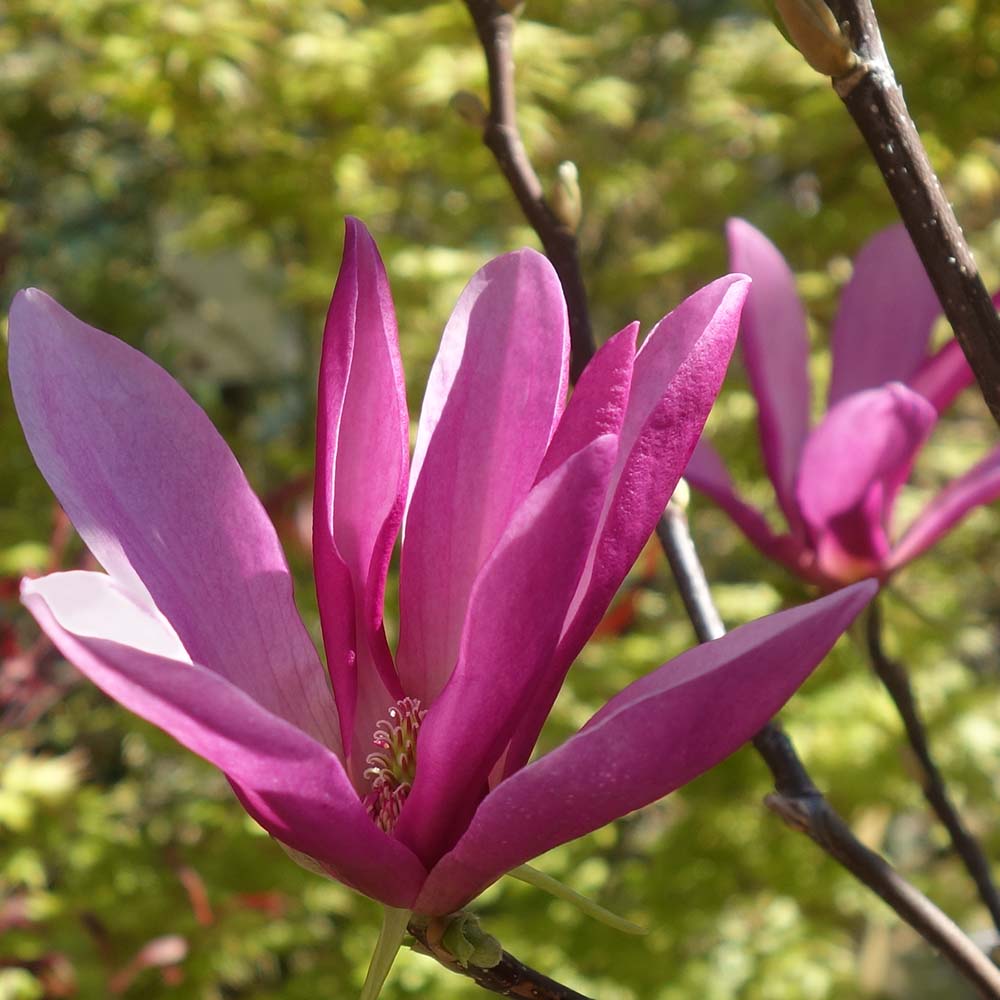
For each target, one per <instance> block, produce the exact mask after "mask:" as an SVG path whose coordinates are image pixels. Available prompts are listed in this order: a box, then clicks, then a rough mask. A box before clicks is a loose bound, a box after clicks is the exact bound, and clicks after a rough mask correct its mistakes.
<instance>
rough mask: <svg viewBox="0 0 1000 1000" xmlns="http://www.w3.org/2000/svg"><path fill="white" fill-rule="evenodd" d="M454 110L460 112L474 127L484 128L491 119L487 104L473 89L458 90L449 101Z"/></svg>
mask: <svg viewBox="0 0 1000 1000" xmlns="http://www.w3.org/2000/svg"><path fill="white" fill-rule="evenodd" d="M449 103H450V104H451V107H452V110H453V111H456V112H458V115H459V117H460V118H461V119H462V121H464V122H467V123H468V124H469V125H472V126H473V127H474V128H478V129H484V128H486V123H487V121H488V120H489V113H488V112H487V110H486V105H485V104H483V102H482V101H481V100H480V99H479V98H478V97H477V96H476V95H475V94H473V93H472V92H471V91H469V90H459V91H456V92H455V93H454V94H453V95H452V98H451V101H450V102H449Z"/></svg>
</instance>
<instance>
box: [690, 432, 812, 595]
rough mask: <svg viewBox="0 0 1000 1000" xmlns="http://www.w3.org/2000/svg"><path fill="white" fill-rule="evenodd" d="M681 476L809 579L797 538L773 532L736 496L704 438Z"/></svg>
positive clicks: (770, 553) (773, 555)
mask: <svg viewBox="0 0 1000 1000" xmlns="http://www.w3.org/2000/svg"><path fill="white" fill-rule="evenodd" d="M684 478H685V479H686V480H687V481H688V482H689V483H690V484H691V486H692V487H694V489H696V490H699V491H701V492H702V493H704V494H705V495H706V496H707V497H709V498H711V499H712V500H714V501H715V502H716V503H717V504H718V505H719V506H720V507H721V508H722V509H723V510H724V511H725V512H726V514H728V515H729V517H730V518H731V519H732V521H733V523H734V524H735V525H736V526H737V527H738V528H739V529H740V531H742V532H743V534H744V535H746V536H747V538H748V539H749V540H750V541H751V542H752V543H753V544H754V545H755V546H757V548H758V549H759V550H760V551H761V552H762V553H763V554H764V555H765V556H767V557H768V558H769V559H774V560H775V561H776V562H780V563H783V564H784V565H785V566H787V567H788V568H789V569H790V570H791V571H792V572H793V573H797V574H798V575H800V576H805V577H807V578H809V573H808V566H807V562H808V555H807V551H806V549H805V547H804V546H803V544H802V543H801V541H799V540H798V539H796V538H793V537H791V536H790V535H776V534H775V533H774V532H773V531H772V530H771V526H770V525H769V524H768V523H767V519H766V518H765V517H764V515H763V514H762V513H761V512H760V511H759V510H757V508H756V507H752V506H751V505H750V504H748V503H747V502H746V501H745V500H743V499H742V498H741V497H740V495H739V493H738V492H737V491H736V486H735V485H734V484H733V481H732V479H731V478H730V475H729V473H728V472H727V471H726V467H725V466H724V465H723V464H722V459H721V458H720V457H719V453H718V452H717V451H716V450H715V449H714V448H713V447H712V446H711V445H710V444H709V443H708V441H706V440H705V438H702V439H701V440H700V441H699V442H698V444H697V446H696V447H695V449H694V452H693V453H692V455H691V460H690V461H689V462H688V465H687V468H686V469H685V470H684Z"/></svg>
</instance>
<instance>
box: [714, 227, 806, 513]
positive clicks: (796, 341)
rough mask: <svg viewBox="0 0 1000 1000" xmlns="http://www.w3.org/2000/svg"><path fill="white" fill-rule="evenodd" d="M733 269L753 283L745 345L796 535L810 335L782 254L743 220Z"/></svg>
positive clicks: (771, 460)
mask: <svg viewBox="0 0 1000 1000" xmlns="http://www.w3.org/2000/svg"><path fill="white" fill-rule="evenodd" d="M726 235H727V237H728V239H729V266H730V267H731V268H732V269H733V270H734V271H743V272H744V273H746V274H748V275H750V277H751V278H752V279H753V287H752V289H751V291H750V294H749V296H748V297H747V304H746V308H745V309H744V310H743V335H742V337H741V338H740V345H741V350H742V352H743V361H744V363H745V364H746V369H747V376H748V377H749V379H750V387H751V389H752V390H753V394H754V396H756V397H757V412H758V416H757V420H758V423H759V425H760V440H761V450H762V452H763V456H764V467H765V469H766V470H767V474H768V476H770V478H771V482H772V483H774V490H775V493H776V495H777V497H778V503H779V504H780V505H781V509H782V510H783V511H784V512H785V516H786V517H787V518H788V523H789V524H790V525H791V527H792V530H793V531H794V530H795V529H796V528H797V527H798V524H799V521H798V511H797V510H796V508H795V495H794V491H795V473H796V470H797V469H798V464H799V458H800V456H801V454H802V447H803V445H804V443H805V439H806V435H807V434H808V433H809V375H808V371H809V369H808V365H809V335H808V332H807V330H806V314H805V310H804V309H803V307H802V302H801V301H800V300H799V296H798V293H797V292H796V290H795V276H794V275H793V274H792V272H791V270H790V268H789V267H788V264H787V263H785V258H784V257H782V255H781V252H780V251H779V250H778V248H777V247H776V246H775V245H774V244H773V243H772V242H771V241H770V240H769V239H768V238H767V237H766V236H765V235H764V234H763V233H762V232H760V230H758V229H755V228H754V227H753V226H751V225H750V223H749V222H745V221H744V220H743V219H730V220H729V222H728V223H727V225H726Z"/></svg>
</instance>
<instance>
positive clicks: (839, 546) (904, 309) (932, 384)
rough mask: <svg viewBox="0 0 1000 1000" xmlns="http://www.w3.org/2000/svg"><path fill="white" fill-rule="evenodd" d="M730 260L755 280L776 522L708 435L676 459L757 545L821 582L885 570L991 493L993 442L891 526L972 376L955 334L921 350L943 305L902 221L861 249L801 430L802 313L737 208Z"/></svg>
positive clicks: (748, 330) (750, 361) (764, 438)
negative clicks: (776, 526)
mask: <svg viewBox="0 0 1000 1000" xmlns="http://www.w3.org/2000/svg"><path fill="white" fill-rule="evenodd" d="M727 229H728V237H729V257H730V264H731V265H732V266H733V267H734V268H738V269H739V270H741V271H745V272H746V273H747V274H749V275H750V277H751V278H752V279H753V288H752V290H751V292H750V294H749V296H748V298H747V303H746V308H745V309H744V311H743V334H742V337H741V338H740V343H741V345H742V351H743V359H744V362H745V364H746V370H747V375H748V377H749V380H750V387H751V389H752V390H753V394H754V395H755V396H756V397H757V419H758V424H759V434H760V443H761V450H762V452H763V456H764V466H765V469H766V471H767V474H768V476H769V477H770V479H771V482H772V484H773V485H774V491H775V494H776V496H777V500H778V504H779V506H780V508H781V510H782V512H783V513H784V515H785V518H786V520H787V522H788V527H789V530H788V532H787V533H783V534H776V533H775V532H774V531H772V530H771V528H770V526H769V525H768V523H767V521H766V520H765V519H764V517H763V516H762V514H761V513H760V512H759V511H758V510H756V509H755V508H753V507H751V506H750V505H748V504H747V503H745V502H744V501H743V500H742V499H741V498H740V496H739V494H738V493H737V491H736V489H735V487H734V485H733V483H732V480H731V478H730V477H729V474H728V473H727V472H726V469H725V467H724V465H723V463H722V460H721V459H720V458H719V456H718V454H717V453H716V452H715V451H714V450H713V449H712V447H711V445H709V444H708V442H707V441H704V440H703V441H701V442H699V444H698V447H697V449H696V450H695V453H694V455H693V456H692V458H691V462H690V464H689V465H688V468H687V470H686V471H685V474H684V475H685V478H686V479H687V480H688V481H689V482H690V483H691V485H692V486H694V487H695V488H696V489H699V490H701V491H702V492H704V493H706V494H707V495H708V496H710V497H711V498H712V499H713V500H714V501H715V502H716V503H718V504H719V506H720V507H722V509H723V510H724V511H725V512H726V513H727V514H728V515H729V516H730V517H731V518H732V519H733V521H734V522H735V523H736V524H737V526H738V527H739V528H740V529H741V530H742V531H743V532H744V534H746V536H747V537H748V538H749V539H750V541H751V542H753V544H754V545H756V546H757V547H758V548H759V549H760V550H761V551H762V552H763V553H764V554H765V555H767V556H769V557H770V558H772V559H775V560H777V561H779V562H781V563H783V564H784V565H785V566H787V567H788V568H789V569H791V570H792V571H793V572H794V573H797V574H798V575H799V576H801V577H803V578H804V579H806V580H809V581H810V582H813V583H818V584H819V585H820V586H822V587H824V588H825V589H832V588H835V587H840V586H843V585H844V584H845V583H850V582H852V581H854V580H860V579H864V578H865V577H875V578H878V579H880V580H883V581H884V580H885V579H887V578H888V577H889V576H890V575H891V574H892V573H893V572H895V571H896V570H897V569H899V568H900V567H901V566H903V565H904V564H905V563H907V562H909V561H910V560H911V559H915V558H916V557H917V556H919V555H920V554H921V553H923V552H924V551H926V550H927V549H928V548H929V547H930V546H931V545H933V544H934V542H936V541H937V540H938V538H940V537H941V536H942V535H943V534H945V533H946V532H947V531H949V530H950V529H951V528H952V527H953V526H954V525H955V524H957V523H958V522H959V521H960V520H961V519H962V518H963V517H965V515H966V514H968V513H969V511H970V510H972V509H973V508H974V507H976V506H978V505H980V504H984V503H988V502H990V501H991V500H995V499H996V498H997V497H998V496H1000V448H997V449H994V450H993V451H991V452H990V453H989V454H988V455H987V456H986V457H985V458H984V459H983V460H982V461H980V462H979V463H978V464H977V465H975V466H974V467H973V468H972V469H970V470H969V471H968V472H967V473H965V474H964V475H963V476H961V477H959V478H958V479H956V480H954V481H953V482H952V483H950V484H949V485H948V486H947V487H946V488H945V489H944V490H942V491H941V493H939V494H938V495H937V497H935V498H934V499H933V500H932V501H931V502H930V503H929V504H928V505H927V507H926V508H925V509H924V510H923V512H922V513H921V514H919V515H918V516H917V518H916V519H915V520H914V521H913V523H912V524H911V525H910V526H909V527H908V528H907V529H906V531H905V532H903V533H902V534H901V535H900V536H898V537H897V536H895V535H894V534H893V531H892V528H893V526H892V523H891V521H892V513H893V507H894V504H895V501H896V498H897V496H898V494H899V491H900V488H901V487H902V486H903V484H904V483H905V482H906V480H907V479H908V477H909V475H910V470H911V469H912V467H913V462H914V459H915V458H916V456H917V453H918V452H919V450H920V448H921V447H922V446H923V444H924V442H925V441H926V440H927V438H928V436H929V435H930V433H931V431H932V430H933V429H934V425H935V424H936V423H937V420H938V417H939V415H940V414H941V413H942V411H943V410H945V409H946V408H947V407H948V406H949V405H950V404H951V402H952V401H953V400H954V398H955V396H956V395H957V394H958V393H959V392H960V391H961V390H962V389H963V388H965V387H966V386H967V385H969V384H971V382H972V381H973V375H972V371H971V369H970V368H969V365H968V363H967V362H966V360H965V356H964V355H963V354H962V350H961V348H960V347H959V345H958V343H957V342H956V341H950V342H949V343H948V344H946V345H945V346H944V347H943V348H941V350H939V351H938V352H937V353H935V354H933V355H930V356H928V353H927V351H928V342H929V339H930V334H931V329H932V327H933V326H934V323H935V322H936V320H937V318H938V317H939V316H940V314H941V307H940V305H939V304H938V300H937V296H936V295H935V293H934V289H933V288H932V287H931V284H930V281H929V280H928V278H927V275H926V273H925V272H924V268H923V265H922V264H921V263H920V258H919V257H918V256H917V252H916V250H915V248H914V246H913V243H912V242H911V240H910V237H909V236H908V235H907V233H906V230H905V229H904V228H903V227H902V226H901V225H900V226H893V227H891V228H889V229H886V230H883V231H882V232H881V233H879V234H877V235H876V236H875V237H873V238H872V239H871V240H870V241H869V242H868V243H867V244H866V245H865V246H864V247H863V248H862V250H861V252H860V253H859V254H858V257H857V259H856V260H855V262H854V271H853V273H852V275H851V280H850V281H849V282H848V284H847V287H846V288H845V289H844V294H843V297H842V298H841V301H840V309H839V311H838V313H837V318H836V320H835V323H834V328H833V336H832V338H831V353H832V356H833V371H832V375H831V380H830V395H829V404H828V409H827V412H826V414H825V416H824V417H823V419H822V420H821V421H820V423H819V424H818V425H817V426H816V427H815V428H813V429H812V430H810V426H809V407H810V388H809V376H808V371H807V362H808V354H809V341H808V335H807V331H806V316H805V311H804V309H803V307H802V303H801V302H800V301H799V297H798V295H797V294H796V291H795V279H794V276H793V275H792V272H791V270H790V269H789V267H788V264H787V263H785V259H784V258H783V257H782V256H781V254H780V252H779V251H778V249H777V248H776V247H775V246H774V244H773V243H771V241H770V240H768V238H767V237H766V236H764V234H763V233H761V232H760V231H759V230H757V229H755V228H754V227H753V226H751V225H750V224H749V223H748V222H744V221H743V220H742V219H732V220H730V222H729V225H728V227H727Z"/></svg>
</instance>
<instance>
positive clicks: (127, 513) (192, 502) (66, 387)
mask: <svg viewBox="0 0 1000 1000" xmlns="http://www.w3.org/2000/svg"><path fill="white" fill-rule="evenodd" d="M9 367H10V380H11V386H12V388H13V393H14V403H15V406H16V407H17V412H18V416H19V417H20V419H21V425H22V427H23V428H24V434H25V437H26V438H27V441H28V446H29V447H30V448H31V452H32V454H33V455H34V457H35V461H36V463H37V464H38V467H39V469H41V471H42V475H44V476H45V478H46V480H47V481H48V483H49V486H50V487H51V488H52V491H53V492H54V493H55V495H56V497H58V499H59V502H60V503H61V504H62V506H63V508H64V509H65V511H66V513H67V514H68V515H69V518H70V520H71V521H72V522H73V524H74V526H75V527H76V529H77V531H79V533H80V535H81V536H82V537H83V540H84V541H85V542H86V543H87V545H88V547H89V548H90V550H91V552H93V553H94V555H95V556H96V557H97V559H98V560H99V561H100V563H101V564H102V565H103V566H104V568H105V569H106V570H107V571H108V572H109V573H110V574H111V575H112V577H114V578H115V580H117V581H118V582H119V584H121V585H122V586H123V587H124V588H125V589H126V590H128V591H129V592H130V593H132V594H133V595H136V596H137V599H138V595H143V597H142V599H143V600H145V601H146V602H147V603H149V604H150V606H152V605H155V607H156V608H157V609H159V611H160V612H162V614H163V615H164V617H165V618H166V619H167V620H168V621H169V622H170V624H171V625H172V627H173V628H174V629H175V630H176V632H177V635H178V636H179V637H180V641H181V642H182V643H183V645H184V648H185V649H186V650H187V652H188V654H189V655H190V656H191V658H192V659H193V660H196V661H197V662H199V663H203V664H206V665H207V666H208V667H209V668H210V669H212V670H214V671H216V672H217V673H218V674H219V675H220V676H222V677H224V678H226V679H227V680H229V681H230V682H232V683H233V684H236V685H237V686H239V687H240V688H242V689H243V690H244V691H246V693H247V694H248V695H249V696H250V697H251V698H253V699H254V700H255V701H257V702H258V703H259V704H261V705H263V706H264V707H265V708H266V709H268V710H269V711H271V712H274V713H275V714H276V715H279V716H281V717H282V718H284V719H287V720H288V721H289V722H291V723H293V724H294V725H296V726H298V727H299V728H301V729H304V730H306V731H307V732H308V733H310V734H311V735H312V736H314V737H316V738H317V739H320V740H322V741H323V742H325V743H326V744H327V745H328V746H331V747H339V735H338V727H337V720H336V712H335V710H334V705H333V699H332V698H331V695H330V690H329V682H328V681H327V679H326V676H325V672H324V670H323V667H322V665H321V663H320V662H319V658H318V657H317V655H316V650H315V648H314V647H313V644H312V642H311V640H310V639H309V636H308V633H307V632H306V630H305V627H304V626H303V624H302V620H301V619H300V618H299V615H298V612H297V611H296V609H295V603H294V601H293V598H292V579H291V576H290V575H289V572H288V566H287V564H286V562H285V557H284V554H283V553H282V551H281V546H280V544H279V543H278V539H277V536H276V535H275V532H274V528H273V526H272V525H271V522H270V521H269V520H268V517H267V514H266V513H265V512H264V509H263V507H262V506H261V504H260V502H259V501H258V499H257V498H256V497H255V496H254V494H253V491H252V490H251V489H250V486H249V484H248V483H247V481H246V478H245V476H244V475H243V472H242V470H241V469H240V467H239V465H238V464H237V462H236V459H235V458H234V457H233V455H232V452H231V451H230V450H229V448H228V446H227V445H226V443H225V442H224V441H223V440H222V438H221V437H220V436H219V434H218V432H217V431H216V430H215V428H214V427H213V426H212V424H211V422H210V421H209V419H208V417H207V416H206V415H205V413H204V412H203V411H202V410H201V408H200V407H198V406H197V405H196V404H195V403H194V402H193V401H192V399H191V398H190V396H188V394H187V393H186V392H185V391H184V390H183V389H182V388H181V387H180V386H179V385H178V384H177V383H176V382H175V381H174V380H173V379H172V378H171V377H170V376H169V375H168V374H167V373H166V372H165V371H164V370H163V369H162V368H160V367H159V366H158V365H156V364H155V363H154V362H152V361H150V360H149V358H147V357H145V356H144V355H142V354H140V353H139V352H138V351H135V350H133V349H132V348H131V347H129V346H128V345H127V344H125V343H123V342H122V341H120V340H118V339H116V338H115V337H110V336H108V335H107V334H105V333H102V332H101V331H99V330H95V329H94V328H93V327H90V326H87V325H86V324H85V323H82V322H80V320H78V319H76V317H74V316H72V315H71V314H70V313H68V312H67V311H66V310H65V309H63V308H62V306H60V305H58V303H56V302H55V301H53V300H52V299H51V298H49V296H47V295H45V294H44V293H43V292H40V291H38V290H36V289H30V290H28V291H26V292H20V293H18V295H17V296H16V298H15V299H14V303H13V305H12V306H11V311H10V359H9Z"/></svg>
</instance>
